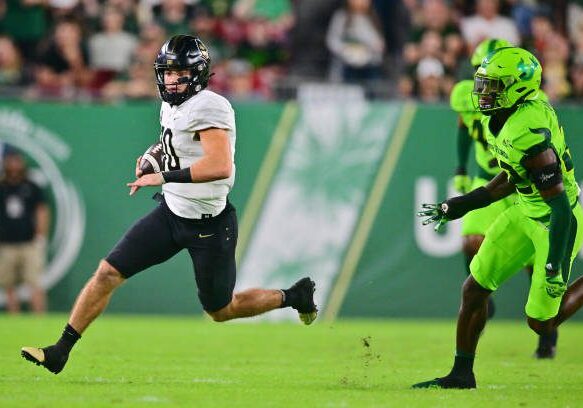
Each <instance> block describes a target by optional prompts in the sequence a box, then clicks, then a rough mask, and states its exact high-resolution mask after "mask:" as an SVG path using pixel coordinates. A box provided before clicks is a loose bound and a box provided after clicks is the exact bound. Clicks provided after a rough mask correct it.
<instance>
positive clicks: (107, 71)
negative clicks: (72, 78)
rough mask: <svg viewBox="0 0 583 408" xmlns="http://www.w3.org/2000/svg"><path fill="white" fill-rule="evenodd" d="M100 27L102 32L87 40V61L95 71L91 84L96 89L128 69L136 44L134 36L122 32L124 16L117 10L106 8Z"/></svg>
mask: <svg viewBox="0 0 583 408" xmlns="http://www.w3.org/2000/svg"><path fill="white" fill-rule="evenodd" d="M102 25H103V31H101V32H98V33H96V34H94V35H92V36H91V37H90V38H89V61H90V66H91V68H92V69H93V70H95V73H94V74H95V78H94V80H93V83H94V86H95V87H97V88H101V86H102V85H104V84H105V83H107V82H108V81H110V80H111V79H113V78H114V76H115V75H116V74H117V73H120V72H124V71H126V70H127V69H128V68H129V66H130V63H131V58H132V55H133V53H134V50H135V48H136V46H137V43H138V40H137V38H136V37H135V36H134V35H132V34H130V33H127V32H125V31H123V26H124V15H123V14H122V13H121V12H120V11H119V10H118V9H116V8H114V7H107V8H106V9H105V10H104V12H103V16H102ZM96 82H99V83H96Z"/></svg>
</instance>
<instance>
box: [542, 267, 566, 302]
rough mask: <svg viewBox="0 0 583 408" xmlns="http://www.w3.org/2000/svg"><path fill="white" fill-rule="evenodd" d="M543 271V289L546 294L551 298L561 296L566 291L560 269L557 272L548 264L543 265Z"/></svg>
mask: <svg viewBox="0 0 583 408" xmlns="http://www.w3.org/2000/svg"><path fill="white" fill-rule="evenodd" d="M545 270H546V278H545V289H546V290H547V294H548V295H549V296H550V297H552V298H558V297H561V296H563V294H564V293H565V292H566V291H567V284H566V283H565V281H564V280H563V275H562V274H561V271H560V269H559V270H557V269H556V268H554V267H553V266H552V265H551V264H550V263H549V264H546V265H545Z"/></svg>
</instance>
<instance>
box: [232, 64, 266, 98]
mask: <svg viewBox="0 0 583 408" xmlns="http://www.w3.org/2000/svg"><path fill="white" fill-rule="evenodd" d="M225 71H226V75H227V83H226V93H225V96H226V97H228V98H229V99H230V100H239V101H240V100H246V99H258V98H260V95H259V94H258V93H257V92H256V91H255V89H254V88H255V85H254V78H253V66H252V65H251V64H250V63H249V62H248V61H245V60H240V59H231V60H229V61H228V62H227V64H226V70H225Z"/></svg>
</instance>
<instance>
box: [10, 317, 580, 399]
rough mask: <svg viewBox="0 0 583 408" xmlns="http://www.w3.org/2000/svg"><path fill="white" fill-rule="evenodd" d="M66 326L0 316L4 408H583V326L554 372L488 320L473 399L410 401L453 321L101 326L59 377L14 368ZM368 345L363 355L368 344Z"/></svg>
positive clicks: (425, 394)
mask: <svg viewBox="0 0 583 408" xmlns="http://www.w3.org/2000/svg"><path fill="white" fill-rule="evenodd" d="M65 320H66V317H65V316H60V315H50V316H47V317H42V318H35V317H10V316H2V317H0V327H1V331H0V350H1V352H0V407H12V406H18V407H94V406H95V407H98V406H119V407H131V406H183V407H187V406H188V407H227V406H229V407H230V406H234V407H262V406H271V407H384V406H395V407H410V406H426V407H434V406H443V407H456V406H460V407H461V406H463V407H468V406H476V407H483V406H513V407H517V406H526V407H532V406H545V407H559V406H560V407H566V406H571V407H577V406H582V405H583V347H581V345H582V344H583V325H582V324H576V323H573V324H567V325H566V326H565V327H564V328H562V331H561V335H560V339H559V353H558V356H557V358H556V359H555V360H554V361H536V360H534V359H533V358H532V357H531V355H532V352H533V350H534V346H535V338H534V336H533V335H532V334H531V333H530V332H529V330H528V329H527V327H526V325H525V324H523V323H519V322H501V321H496V322H493V323H492V324H490V325H489V326H488V328H487V329H486V332H485V334H484V336H483V341H482V344H481V347H480V353H479V357H478V359H477V362H476V374H477V379H478V387H479V388H478V390H472V391H444V390H411V389H409V386H410V385H411V384H412V383H414V382H417V381H421V380H426V379H430V378H433V377H435V376H437V375H442V374H445V373H446V371H447V370H448V369H449V368H450V364H451V361H452V353H453V348H454V346H453V335H454V322H453V321H447V322H444V321H415V320H407V321H398V320H391V321H382V320H379V321H374V320H368V321H340V322H337V323H334V324H324V323H320V324H314V325H313V326H311V327H304V326H302V325H300V324H292V323H285V324H271V323H251V324H237V323H227V324H216V323H212V322H210V321H204V320H202V319H194V318H184V317H145V316H105V317H103V318H101V319H100V320H98V321H97V322H96V323H95V325H94V326H92V327H91V328H90V329H89V331H88V332H87V333H86V335H85V336H84V338H83V339H81V341H80V342H79V343H78V346H77V347H76V348H75V350H74V351H73V353H72V355H71V358H70V360H69V364H68V366H67V367H66V368H65V370H64V371H63V372H62V373H61V374H59V375H57V376H55V375H53V374H51V373H49V372H48V371H46V370H45V369H44V368H40V367H36V366H34V365H32V364H30V363H28V362H26V361H24V360H23V359H22V358H21V357H20V353H19V349H20V346H22V345H46V344H48V343H52V342H53V341H54V339H55V338H56V336H57V335H58V334H59V333H60V331H61V329H62V326H63V324H64V322H65ZM365 343H366V344H368V346H366V345H365Z"/></svg>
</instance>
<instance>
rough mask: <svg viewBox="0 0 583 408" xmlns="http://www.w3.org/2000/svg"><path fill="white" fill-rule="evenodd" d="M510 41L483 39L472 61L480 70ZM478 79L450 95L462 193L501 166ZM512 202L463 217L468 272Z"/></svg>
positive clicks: (464, 82)
mask: <svg viewBox="0 0 583 408" xmlns="http://www.w3.org/2000/svg"><path fill="white" fill-rule="evenodd" d="M510 46H512V44H510V43H509V42H508V41H506V40H498V39H488V40H484V41H482V42H481V43H480V44H479V45H478V46H477V47H476V49H475V50H474V53H473V54H472V57H471V59H470V62H471V64H472V66H473V67H474V69H478V67H479V66H480V63H481V62H482V60H483V59H484V58H485V57H486V55H488V54H489V53H490V52H492V51H493V50H495V49H496V48H501V47H510ZM473 88H474V81H473V80H471V79H465V80H462V81H460V82H458V83H457V84H455V86H454V87H453V89H452V91H451V95H450V105H451V108H452V109H453V110H454V111H455V112H457V113H458V129H457V153H458V167H457V169H456V171H455V176H454V178H453V181H454V187H455V189H456V191H457V192H458V193H461V194H465V193H468V192H470V191H471V190H475V189H476V188H478V187H482V186H483V185H486V184H487V183H488V181H490V180H491V179H493V178H494V176H496V175H497V174H498V173H499V172H500V168H499V167H498V163H497V162H496V159H495V158H494V156H493V155H492V153H490V152H489V151H488V143H487V142H486V139H485V137H484V131H483V130H482V122H481V119H482V117H483V114H482V112H480V110H479V109H476V107H475V106H474V103H473V101H472V90H473ZM472 145H473V146H474V158H475V161H476V164H477V174H476V175H475V176H474V177H473V178H472V177H470V176H469V175H468V172H467V165H468V159H469V156H470V150H471V148H472ZM511 203H512V198H511V197H507V198H505V199H503V200H500V201H497V202H495V203H492V204H491V205H489V206H487V207H484V208H481V209H479V210H476V211H472V212H470V213H468V214H466V215H465V216H464V217H463V219H462V250H463V252H464V255H465V258H466V271H467V273H468V275H469V273H470V262H471V261H472V259H473V258H474V255H476V254H477V253H478V249H479V248H480V245H481V244H482V241H483V240H484V235H485V233H486V230H487V229H488V227H489V226H490V224H491V223H492V222H493V221H494V219H495V218H496V216H498V214H500V213H502V211H504V210H505V209H506V208H508V207H509V206H510V204H511ZM493 315H494V302H493V301H492V298H490V299H489V302H488V317H489V318H490V317H492V316H493Z"/></svg>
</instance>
